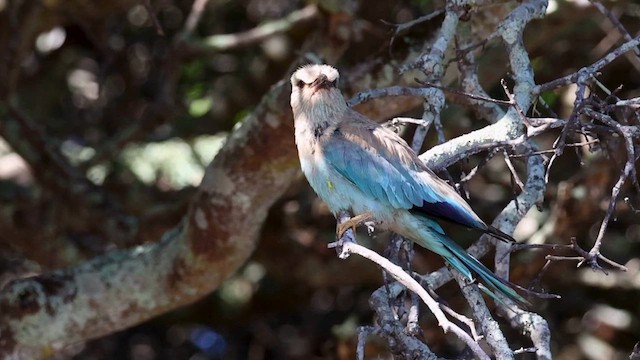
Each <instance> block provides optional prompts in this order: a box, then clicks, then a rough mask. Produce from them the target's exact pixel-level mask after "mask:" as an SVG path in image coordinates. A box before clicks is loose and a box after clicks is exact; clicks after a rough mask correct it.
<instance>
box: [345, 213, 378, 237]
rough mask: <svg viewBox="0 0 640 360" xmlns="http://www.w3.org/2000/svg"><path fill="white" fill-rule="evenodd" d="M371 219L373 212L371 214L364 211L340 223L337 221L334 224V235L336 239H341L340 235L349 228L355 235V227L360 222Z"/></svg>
mask: <svg viewBox="0 0 640 360" xmlns="http://www.w3.org/2000/svg"><path fill="white" fill-rule="evenodd" d="M371 220H373V214H371V213H370V212H368V211H367V212H364V213H362V214H358V215H356V216H354V217H352V218H350V219H349V220H346V221H344V222H342V223H339V224H338V225H337V226H336V235H337V236H338V239H341V238H342V236H343V235H344V233H345V232H346V231H347V230H349V229H352V230H353V233H354V235H355V232H356V227H357V226H358V225H360V224H362V223H365V222H368V221H371Z"/></svg>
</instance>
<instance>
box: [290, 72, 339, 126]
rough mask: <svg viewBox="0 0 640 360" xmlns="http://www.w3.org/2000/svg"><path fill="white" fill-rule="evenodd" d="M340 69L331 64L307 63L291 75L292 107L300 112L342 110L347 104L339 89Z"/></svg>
mask: <svg viewBox="0 0 640 360" xmlns="http://www.w3.org/2000/svg"><path fill="white" fill-rule="evenodd" d="M339 77H340V74H338V70H336V69H335V68H333V67H331V66H329V65H305V66H303V67H301V68H299V69H298V70H296V72H294V73H293V75H291V108H292V109H293V113H294V115H296V114H299V113H307V114H310V113H316V114H317V113H319V112H320V113H328V112H331V111H336V110H338V111H342V110H344V109H346V107H347V105H346V102H345V100H344V97H342V94H341V93H340V90H338V88H337V85H338V79H339Z"/></svg>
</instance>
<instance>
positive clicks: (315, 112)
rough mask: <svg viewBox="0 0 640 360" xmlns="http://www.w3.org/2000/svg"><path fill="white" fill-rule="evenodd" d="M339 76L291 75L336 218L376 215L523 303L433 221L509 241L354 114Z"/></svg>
mask: <svg viewBox="0 0 640 360" xmlns="http://www.w3.org/2000/svg"><path fill="white" fill-rule="evenodd" d="M338 77H339V75H338V72H337V70H336V69H334V68H333V67H330V66H327V65H307V66H304V67H302V68H300V69H298V70H297V71H296V72H295V73H294V74H293V75H292V77H291V86H292V92H291V107H292V109H293V115H294V119H295V135H296V144H297V146H298V153H299V156H300V163H301V166H302V171H303V172H304V174H305V176H306V177H307V179H308V181H309V183H310V184H311V186H312V187H313V189H314V190H315V191H316V193H317V194H318V196H320V198H321V199H322V200H323V201H325V202H326V203H327V205H328V206H329V208H330V209H331V211H333V212H334V213H335V214H337V213H339V212H341V211H351V212H352V213H353V214H354V215H357V214H364V213H368V214H371V215H372V216H373V219H374V220H375V222H376V223H377V224H378V226H380V227H382V228H385V229H389V230H392V231H394V232H396V233H399V234H401V235H403V236H406V237H408V238H409V239H411V240H413V241H414V242H416V243H418V244H420V245H421V246H423V247H425V248H427V249H430V250H432V251H434V252H436V253H438V254H439V255H441V256H443V257H444V259H445V260H446V261H447V262H449V264H451V266H453V267H454V268H456V269H457V270H458V271H459V272H460V273H462V274H463V275H464V276H466V277H468V278H472V274H471V271H470V270H473V271H474V272H476V273H477V274H478V275H479V276H480V277H481V278H482V279H483V280H484V281H485V283H487V284H488V285H489V286H490V287H491V288H492V289H494V290H497V291H499V292H501V293H503V294H505V295H507V296H508V297H510V298H512V299H514V300H517V301H519V302H524V299H522V297H520V296H519V295H518V294H517V293H516V292H515V291H514V290H513V289H511V288H510V287H509V286H507V282H505V281H504V280H502V279H500V278H498V277H496V276H495V275H494V274H493V273H492V272H491V271H489V270H488V269H487V268H486V267H484V266H483V265H482V264H481V263H480V262H478V261H477V260H476V259H474V258H473V257H471V256H470V255H468V254H467V253H466V252H465V251H464V250H463V249H462V248H461V247H460V246H459V245H457V244H456V243H455V242H453V241H452V240H451V239H449V238H448V237H447V236H446V235H445V234H444V231H443V230H442V228H441V227H440V225H439V224H438V223H437V222H436V221H434V218H439V219H443V220H447V221H451V222H454V223H457V224H461V225H464V226H467V227H470V228H475V229H479V230H481V231H484V232H488V233H491V234H492V235H494V236H496V237H497V238H500V239H502V240H507V241H508V240H511V237H510V236H508V235H506V234H504V233H502V232H500V231H498V230H497V229H495V228H493V227H490V226H487V225H486V224H485V223H484V222H483V221H482V220H481V219H480V218H479V217H478V216H477V215H476V214H475V213H474V212H473V210H472V209H471V207H469V205H468V204H467V203H466V202H465V201H464V200H463V199H462V197H460V195H458V193H457V192H456V191H455V190H454V189H453V188H451V187H450V186H449V185H448V184H447V183H446V182H444V181H443V180H442V179H440V178H439V177H437V176H436V175H435V174H434V173H433V172H432V171H431V170H429V169H428V168H427V167H426V166H425V165H424V164H423V163H422V161H420V159H419V158H418V156H417V155H416V154H415V153H414V152H413V151H412V150H411V148H410V147H409V146H408V145H407V143H406V142H405V141H404V140H403V139H402V138H401V137H399V136H398V135H397V134H395V133H394V132H393V131H390V130H388V129H386V128H384V127H382V126H380V125H378V124H377V123H375V122H373V121H371V120H369V119H367V118H366V117H364V116H363V115H361V114H360V113H358V112H356V111H353V110H352V109H350V108H349V107H348V106H347V105H346V102H345V100H344V98H343V97H342V94H341V93H340V91H339V90H338V89H337V87H336V85H337V81H338Z"/></svg>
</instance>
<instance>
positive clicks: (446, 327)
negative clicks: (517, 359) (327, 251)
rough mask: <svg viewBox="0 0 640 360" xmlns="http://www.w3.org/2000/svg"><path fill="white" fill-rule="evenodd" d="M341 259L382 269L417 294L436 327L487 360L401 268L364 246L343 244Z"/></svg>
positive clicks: (472, 341)
mask: <svg viewBox="0 0 640 360" xmlns="http://www.w3.org/2000/svg"><path fill="white" fill-rule="evenodd" d="M342 251H343V253H342V254H341V256H340V257H341V258H346V257H348V256H349V254H358V255H360V256H362V257H364V258H366V259H369V260H371V261H373V262H374V263H376V264H378V265H379V266H380V267H382V268H383V269H384V270H385V271H386V272H388V273H389V274H390V275H391V276H393V278H394V279H396V280H397V281H398V282H400V283H401V284H402V285H404V286H405V287H407V289H409V290H411V291H413V292H415V293H416V294H418V296H419V297H420V299H422V301H423V302H424V303H425V304H426V305H427V307H428V308H429V310H431V313H432V314H433V315H434V316H435V317H436V319H437V320H438V325H439V326H440V327H441V328H442V329H443V331H444V332H445V333H447V332H449V331H451V332H453V333H454V334H455V335H456V336H458V338H460V340H462V341H463V342H464V343H465V344H466V345H467V346H469V348H471V349H472V351H473V352H474V354H476V356H477V357H478V358H480V359H485V360H489V356H488V355H487V354H486V353H485V352H484V351H483V350H482V348H480V345H478V343H477V342H476V341H475V340H474V339H473V338H472V337H471V336H470V335H469V334H468V333H466V332H465V331H464V330H462V329H461V328H460V327H458V325H456V324H454V323H452V322H451V321H449V319H447V316H446V315H445V314H444V312H443V311H442V309H441V308H440V305H439V304H438V303H437V302H436V301H435V300H434V299H433V298H432V297H431V296H430V295H429V294H428V293H427V291H426V290H425V289H424V288H423V287H422V286H420V284H419V283H418V282H417V281H416V280H414V279H413V278H412V277H411V276H410V275H409V274H407V273H406V272H405V271H404V270H402V268H401V267H399V266H397V265H395V264H393V263H392V262H391V261H389V260H387V259H386V258H384V257H382V256H380V255H378V254H377V253H376V252H375V251H372V250H369V249H367V248H365V247H364V246H361V245H358V244H355V243H352V242H345V243H344V244H343V245H342Z"/></svg>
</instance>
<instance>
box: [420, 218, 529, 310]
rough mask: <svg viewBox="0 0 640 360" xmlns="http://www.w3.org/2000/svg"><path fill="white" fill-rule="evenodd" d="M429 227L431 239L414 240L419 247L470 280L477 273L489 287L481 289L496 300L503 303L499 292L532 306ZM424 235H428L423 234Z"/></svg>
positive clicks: (479, 263)
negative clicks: (429, 251) (425, 249)
mask: <svg viewBox="0 0 640 360" xmlns="http://www.w3.org/2000/svg"><path fill="white" fill-rule="evenodd" d="M425 220H426V219H425ZM427 221H428V222H427V223H426V224H425V223H423V226H424V225H427V224H429V223H430V221H429V220H427ZM429 225H431V224H429ZM429 225H427V226H428V228H429V231H428V237H429V238H426V239H425V237H423V236H421V237H420V239H417V240H414V241H415V242H416V243H418V245H420V246H422V247H425V248H427V249H429V250H432V251H434V252H436V253H438V254H439V255H441V256H442V257H443V258H444V259H445V261H447V263H449V265H451V266H452V267H453V268H454V269H456V270H457V271H458V272H459V273H460V274H462V275H463V276H464V277H466V278H468V279H470V280H473V274H472V272H474V273H476V274H477V275H478V276H479V277H480V279H481V280H482V282H483V283H484V284H486V285H487V286H486V287H484V288H483V287H481V289H482V290H484V292H485V293H487V294H488V295H489V296H491V297H492V298H493V299H494V300H496V301H501V300H500V298H499V297H497V296H496V293H495V292H498V293H500V294H502V295H504V296H506V297H507V298H509V299H511V300H513V301H515V302H516V303H518V304H520V305H524V306H528V305H530V303H529V302H528V301H527V300H525V299H524V298H523V297H522V296H520V294H518V293H517V292H516V291H515V290H514V289H513V288H512V286H513V285H512V284H510V283H509V282H508V281H506V280H504V279H501V278H499V277H498V276H496V275H495V274H494V273H493V272H492V271H491V270H489V269H487V267H486V266H484V265H483V264H482V263H481V262H480V261H478V260H477V259H476V258H474V257H473V256H471V255H469V254H468V253H467V252H466V251H465V250H464V249H463V248H462V247H461V246H460V245H458V244H457V243H455V242H454V241H453V240H451V239H450V238H448V237H447V236H446V235H445V234H444V233H443V232H441V229H434V228H433V227H431V226H429ZM423 230H424V228H423ZM438 230H440V231H438ZM423 235H426V234H424V232H423ZM434 237H435V239H434Z"/></svg>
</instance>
